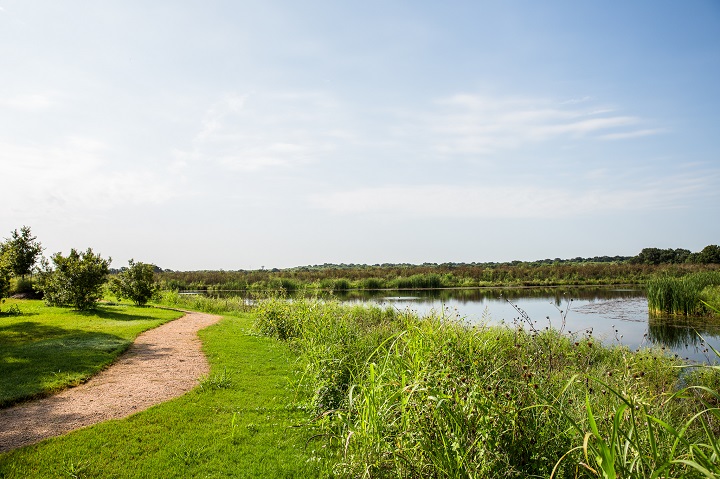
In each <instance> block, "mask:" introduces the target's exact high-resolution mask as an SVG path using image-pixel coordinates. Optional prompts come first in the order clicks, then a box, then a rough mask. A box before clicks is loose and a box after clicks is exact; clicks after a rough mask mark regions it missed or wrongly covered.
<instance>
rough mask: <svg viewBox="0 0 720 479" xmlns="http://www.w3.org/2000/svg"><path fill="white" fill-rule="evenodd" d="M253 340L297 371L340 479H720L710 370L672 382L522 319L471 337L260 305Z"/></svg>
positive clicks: (339, 311) (459, 327)
mask: <svg viewBox="0 0 720 479" xmlns="http://www.w3.org/2000/svg"><path fill="white" fill-rule="evenodd" d="M519 312H521V311H519ZM521 316H522V315H521ZM257 329H258V331H259V332H262V333H263V334H267V335H269V336H272V337H275V338H278V339H280V340H283V341H286V342H288V343H289V344H291V345H292V346H293V348H294V349H295V350H297V351H298V352H299V353H300V354H301V357H302V358H303V359H304V363H303V364H306V370H305V372H304V376H303V378H304V379H305V384H306V386H307V387H308V388H310V389H312V390H313V391H314V396H313V402H312V406H313V407H314V408H315V409H316V412H317V414H318V417H320V418H322V419H321V420H319V421H318V422H317V423H315V427H316V428H317V430H318V432H317V436H316V438H317V440H316V441H315V444H316V447H318V446H319V445H324V446H326V447H327V448H328V449H329V450H331V451H332V452H334V453H335V455H336V459H335V460H336V461H337V464H336V466H335V471H337V472H339V473H341V475H342V476H343V477H458V478H459V477H550V476H551V475H552V476H553V477H556V478H560V477H566V478H570V477H572V478H575V477H626V478H628V477H635V478H647V477H653V474H657V475H658V477H659V476H660V475H661V476H664V477H697V472H698V469H697V468H696V467H695V466H699V467H700V468H705V470H708V471H710V474H711V475H710V476H709V477H716V476H715V475H717V474H720V466H718V449H717V444H718V441H720V434H719V433H720V414H719V411H720V410H719V409H718V408H717V404H718V403H717V399H718V397H719V396H718V395H717V384H718V371H717V369H714V368H712V367H708V368H705V369H704V370H703V373H704V374H694V375H693V374H689V375H685V376H684V378H683V377H681V374H680V371H681V368H682V366H683V364H682V363H681V362H680V361H679V360H676V359H674V358H671V357H667V356H664V355H663V354H662V353H661V352H660V351H650V350H642V351H639V352H632V351H629V350H628V349H627V348H624V347H602V346H601V345H600V343H599V341H596V340H595V339H594V338H593V337H592V334H591V333H590V332H580V333H573V334H569V333H567V332H566V333H565V334H562V333H561V332H560V331H558V330H553V329H545V328H543V329H538V328H537V327H536V326H534V323H533V322H532V320H531V319H529V318H528V319H527V320H525V319H522V317H521V319H520V320H518V322H517V323H516V324H514V325H513V326H510V327H498V326H484V325H475V326H471V325H466V324H462V323H461V322H459V321H457V318H454V317H448V314H447V312H443V311H440V312H438V313H437V314H435V315H430V316H427V317H418V316H417V315H415V314H413V313H411V312H406V311H397V310H394V309H381V308H359V307H349V306H343V305H341V304H338V303H334V302H329V301H324V302H320V301H313V300H302V299H296V300H294V301H292V302H287V301H282V300H268V301H265V302H261V303H260V304H259V305H258V324H257ZM683 381H686V383H683ZM597 458H601V460H598V459H597ZM611 469H612V470H611ZM613 471H614V472H613ZM700 477H702V476H700Z"/></svg>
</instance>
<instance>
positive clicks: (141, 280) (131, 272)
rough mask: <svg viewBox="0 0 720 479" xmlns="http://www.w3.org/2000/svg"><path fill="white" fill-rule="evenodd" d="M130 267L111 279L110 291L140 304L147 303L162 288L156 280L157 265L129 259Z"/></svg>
mask: <svg viewBox="0 0 720 479" xmlns="http://www.w3.org/2000/svg"><path fill="white" fill-rule="evenodd" d="M128 264H129V267H127V268H123V270H122V271H120V273H118V274H117V275H116V276H115V277H113V278H111V279H110V291H112V293H113V294H114V295H115V296H117V298H118V299H129V300H130V301H132V302H133V303H135V304H136V305H138V306H143V305H145V304H146V303H147V302H148V301H150V300H151V299H152V298H153V297H154V296H156V295H157V293H158V291H159V290H160V286H159V285H158V284H157V283H156V282H155V274H154V272H155V266H154V265H152V264H147V263H136V262H135V261H134V260H132V259H131V260H130V261H128Z"/></svg>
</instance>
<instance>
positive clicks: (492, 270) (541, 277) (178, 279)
mask: <svg viewBox="0 0 720 479" xmlns="http://www.w3.org/2000/svg"><path fill="white" fill-rule="evenodd" d="M708 270H710V271H713V270H716V271H717V270H720V247H718V246H717V245H709V246H707V247H705V248H704V249H703V250H702V251H700V252H698V253H691V252H690V251H689V250H683V249H675V250H673V249H667V250H664V249H658V248H645V249H643V250H642V251H641V252H640V253H639V254H638V255H637V256H633V257H626V256H613V257H609V256H603V257H593V258H573V259H567V260H563V259H560V258H556V259H546V260H540V261H530V262H523V261H512V262H508V263H442V264H436V263H424V264H421V265H413V264H375V265H357V264H323V265H312V266H301V267H295V268H287V269H267V270H266V269H260V270H239V271H169V270H161V269H160V268H158V269H157V273H158V275H157V277H158V280H159V281H160V283H161V285H162V287H163V289H166V290H181V291H182V290H195V291H208V292H210V293H212V292H213V291H263V290H281V289H282V290H284V291H286V292H293V291H297V290H299V289H303V288H304V289H318V290H325V291H348V290H353V289H365V290H375V289H428V288H477V287H496V286H555V285H600V284H608V285H612V284H644V283H645V282H646V281H648V280H649V279H650V278H652V277H654V276H656V275H658V274H663V275H667V276H671V277H680V276H684V275H686V274H689V273H694V272H699V271H708Z"/></svg>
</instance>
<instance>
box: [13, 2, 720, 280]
mask: <svg viewBox="0 0 720 479" xmlns="http://www.w3.org/2000/svg"><path fill="white" fill-rule="evenodd" d="M0 167H1V169H0V172H1V175H2V184H1V185H0V201H1V204H2V206H1V207H0V237H8V236H9V234H10V232H11V231H12V230H13V229H16V228H20V227H21V226H22V225H28V226H30V227H31V228H32V231H33V233H34V234H35V235H37V237H38V239H39V240H40V241H41V242H42V243H43V245H44V246H45V247H46V254H47V255H49V254H52V253H54V252H58V251H62V252H63V253H67V252H68V251H69V249H70V248H71V247H74V248H76V249H85V248H87V247H92V248H93V250H94V251H96V252H99V253H101V254H102V255H103V256H112V258H113V260H114V266H118V267H119V266H123V265H126V264H127V260H128V259H130V258H134V259H135V260H137V261H144V262H152V263H155V264H157V265H159V266H161V267H163V268H170V269H176V270H195V269H226V270H233V269H256V268H260V267H261V266H264V267H266V268H272V267H279V268H283V267H291V266H299V265H308V264H322V263H369V264H374V263H385V262H393V263H399V262H408V263H422V262H448V261H452V262H472V261H509V260H513V259H520V260H534V259H543V258H556V257H560V258H571V257H576V256H584V257H589V256H602V255H610V256H614V255H634V254H637V253H638V252H639V251H640V250H641V249H642V248H644V247H660V248H687V249H690V250H692V251H699V250H700V249H702V248H703V247H704V246H706V245H708V244H720V221H719V220H718V219H719V218H720V188H719V186H720V3H719V2H717V1H716V0H697V1H693V2H675V1H637V2H620V1H611V2H599V1H597V2H576V1H550V2H534V1H509V2H491V1H450V2H429V1H412V2H411V1H374V0H371V1H365V2H337V1H315V0H309V1H304V2H296V1H278V0H262V1H207V0H206V1H202V2H201V1H184V0H180V1H177V0H173V1H162V0H161V1H153V2H139V1H135V0H125V1H102V2H79V1H67V2H56V1H50V0H37V1H19V0H0Z"/></svg>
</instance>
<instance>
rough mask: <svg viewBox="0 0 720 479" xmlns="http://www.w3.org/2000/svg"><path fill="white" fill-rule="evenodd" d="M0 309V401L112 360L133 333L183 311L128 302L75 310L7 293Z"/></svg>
mask: <svg viewBox="0 0 720 479" xmlns="http://www.w3.org/2000/svg"><path fill="white" fill-rule="evenodd" d="M3 311H19V313H20V314H7V313H6V314H0V406H7V405H9V404H12V403H14V402H18V401H22V400H25V399H29V398H32V397H36V396H43V395H47V394H51V393H53V392H55V391H58V390H60V389H64V388H66V387H69V386H74V385H77V384H80V383H82V382H83V381H85V380H87V379H88V378H89V377H91V376H92V375H94V374H96V373H97V372H99V371H100V370H102V369H103V368H105V367H107V366H108V365H109V364H111V363H112V362H113V361H114V360H115V358H117V357H118V356H119V355H120V354H121V353H122V352H123V351H125V350H126V349H127V348H128V346H130V344H131V343H132V341H133V340H134V339H135V337H137V335H138V334H140V333H142V332H143V331H146V330H148V329H151V328H154V327H156V326H159V325H161V324H163V323H165V322H167V321H170V320H172V319H176V318H178V317H180V316H181V315H182V313H179V312H177V311H171V310H165V309H157V308H138V307H134V306H129V305H99V306H98V307H97V308H96V309H94V310H90V311H86V312H79V311H72V310H69V309H67V308H55V307H49V306H46V305H45V304H44V303H43V302H42V301H30V300H13V299H8V300H6V301H5V303H4V304H3Z"/></svg>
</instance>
